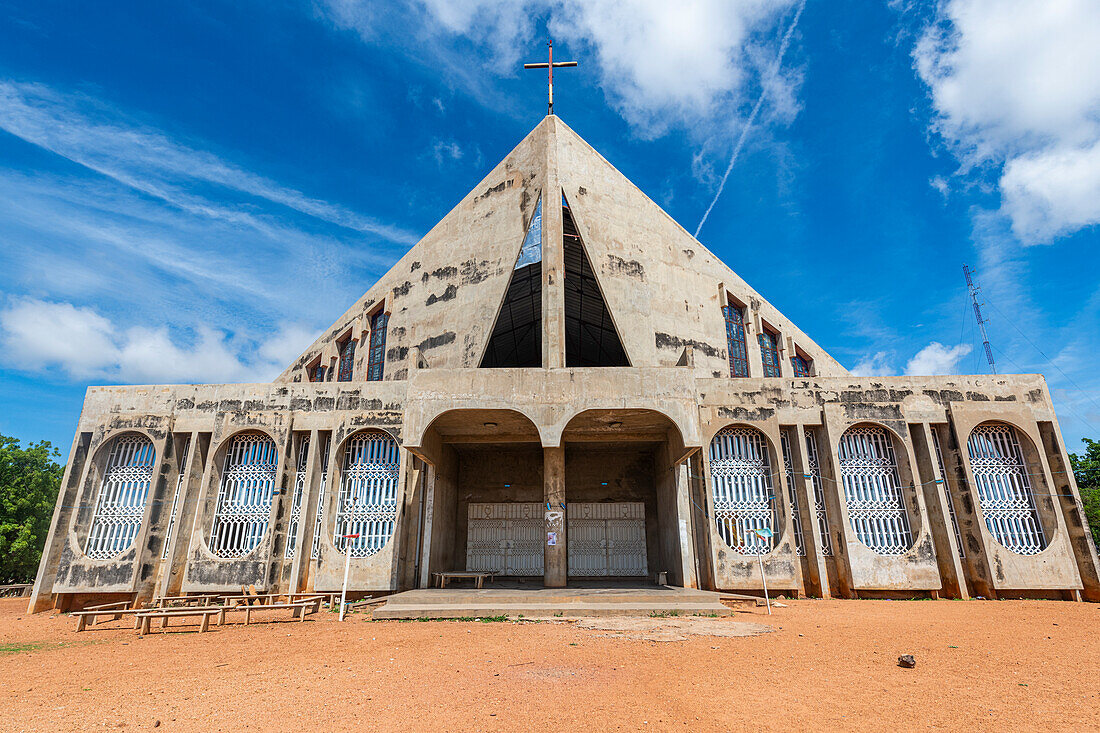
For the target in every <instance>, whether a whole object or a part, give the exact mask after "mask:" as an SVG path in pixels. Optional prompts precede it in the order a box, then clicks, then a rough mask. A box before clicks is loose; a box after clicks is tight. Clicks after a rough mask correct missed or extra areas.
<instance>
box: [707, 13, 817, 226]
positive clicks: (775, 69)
mask: <svg viewBox="0 0 1100 733" xmlns="http://www.w3.org/2000/svg"><path fill="white" fill-rule="evenodd" d="M805 9H806V0H802V2H801V3H799V4H798V11H797V12H796V13H795V14H794V20H792V21H791V26H790V27H789V28H788V29H787V32H786V33H784V34H783V40H782V41H781V42H780V43H779V55H778V56H776V57H775V64H774V65H773V66H772V73H771V77H770V78H775V76H776V75H777V74H778V73H779V67H780V65H782V63H783V56H784V55H785V54H786V53H787V46H789V45H790V43H791V34H793V33H794V29H795V27H797V26H798V19H799V18H801V17H802V11H803V10H805ZM766 96H768V85H767V84H766V83H764V84H761V89H760V98H759V99H757V100H756V104H755V105H754V106H753V108H752V112H751V113H750V114H749V119H748V120H747V121H746V122H745V126H744V127H742V128H741V136H740V137H738V138H737V145H735V146H734V148H733V155H731V156H730V164H729V165H728V166H726V172H725V174H724V175H723V176H722V182H721V183H720V184H718V191H717V192H716V193H715V194H714V200H713V201H711V202H710V206H708V207H707V211H706V213H705V214H703V218H702V219H700V220H699V226H697V227H695V238H696V239H698V238H699V231H700V230H701V229H702V228H703V225H704V224H706V223H707V217H708V216H710V212H711V210H712V209H713V208H714V205H715V204H716V203H718V197H719V196H721V195H722V191H723V190H724V189H725V187H726V180H727V179H728V178H729V177H730V171H732V170H733V166H734V164H735V163H736V162H737V156H738V155H740V154H741V148H742V147H743V146H744V144H745V138H747V137H748V136H749V130H750V129H752V123H753V122H754V121H755V120H756V115H757V113H759V112H760V107H762V106H763V104H764V97H766Z"/></svg>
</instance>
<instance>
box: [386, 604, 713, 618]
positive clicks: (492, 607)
mask: <svg viewBox="0 0 1100 733" xmlns="http://www.w3.org/2000/svg"><path fill="white" fill-rule="evenodd" d="M732 614H733V611H731V610H730V609H729V608H727V607H726V606H723V605H722V604H721V603H715V602H702V603H691V602H679V603H659V602H648V603H647V602H634V603H600V602H573V603H564V604H563V603H530V602H528V603H505V604H499V603H498V604H484V603H481V604H457V603H455V604H452V603H446V604H443V603H434V604H414V603H394V602H393V601H390V602H389V603H387V604H386V605H384V606H382V607H381V608H376V609H374V611H373V613H372V618H374V619H379V620H381V619H418V618H438V619H448V618H451V619H453V618H487V617H492V616H508V617H510V618H516V617H518V616H523V617H524V618H555V617H558V618H582V617H593V616H596V617H606V616H642V617H645V616H670V617H675V616H730V615H732Z"/></svg>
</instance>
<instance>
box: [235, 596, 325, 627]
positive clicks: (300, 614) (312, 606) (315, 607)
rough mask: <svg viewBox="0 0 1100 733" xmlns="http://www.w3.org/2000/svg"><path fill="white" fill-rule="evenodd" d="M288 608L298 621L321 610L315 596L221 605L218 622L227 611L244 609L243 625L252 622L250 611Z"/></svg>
mask: <svg viewBox="0 0 1100 733" xmlns="http://www.w3.org/2000/svg"><path fill="white" fill-rule="evenodd" d="M288 608H289V609H293V611H294V613H293V614H291V617H292V618H296V619H298V620H299V621H305V620H306V616H307V615H308V614H311V613H317V612H318V611H320V610H321V599H320V597H317V598H315V599H312V600H305V601H296V602H294V603H268V604H265V605H263V606H249V605H241V606H222V607H221V613H220V614H219V615H218V624H219V625H221V624H223V623H225V615H226V614H227V613H235V612H238V611H244V625H245V626H248V625H249V624H250V623H252V613H253V612H254V611H276V610H280V609H288Z"/></svg>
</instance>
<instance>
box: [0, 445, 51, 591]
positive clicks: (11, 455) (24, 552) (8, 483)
mask: <svg viewBox="0 0 1100 733" xmlns="http://www.w3.org/2000/svg"><path fill="white" fill-rule="evenodd" d="M60 457H61V456H60V454H59V453H58V452H57V449H56V448H54V447H53V446H52V445H50V443H49V441H46V440H43V441H41V442H39V443H31V444H30V445H28V446H27V447H26V448H25V449H24V448H20V447H19V441H18V440H17V439H15V438H9V437H7V436H5V435H0V583H29V582H31V581H33V580H34V575H35V572H36V571H37V570H38V560H39V558H41V557H42V547H43V546H44V545H45V544H46V535H47V534H49V531H50V519H51V517H52V516H53V506H54V502H56V501H57V490H58V488H59V487H60V486H61V472H62V469H61V466H60V465H59V464H58V462H57V460H55V459H58V458H60Z"/></svg>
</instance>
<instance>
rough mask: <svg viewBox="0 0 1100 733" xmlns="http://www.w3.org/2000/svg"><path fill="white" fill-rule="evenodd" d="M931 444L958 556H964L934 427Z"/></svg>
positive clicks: (938, 438) (937, 435) (953, 504)
mask: <svg viewBox="0 0 1100 733" xmlns="http://www.w3.org/2000/svg"><path fill="white" fill-rule="evenodd" d="M932 445H933V446H935V448H936V460H937V461H938V462H939V464H940V478H942V479H943V493H944V494H945V495H946V496H947V512H948V513H949V514H950V515H951V527H952V529H954V530H955V542H956V543H957V544H958V546H959V557H966V547H965V546H964V545H963V538H962V532H960V531H959V518H958V516H956V514H955V500H954V499H953V498H952V497H951V486H950V485H949V484H948V483H947V467H946V466H944V463H943V452H942V451H941V450H940V436H939V433H938V432H936V429H935V428H932Z"/></svg>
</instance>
